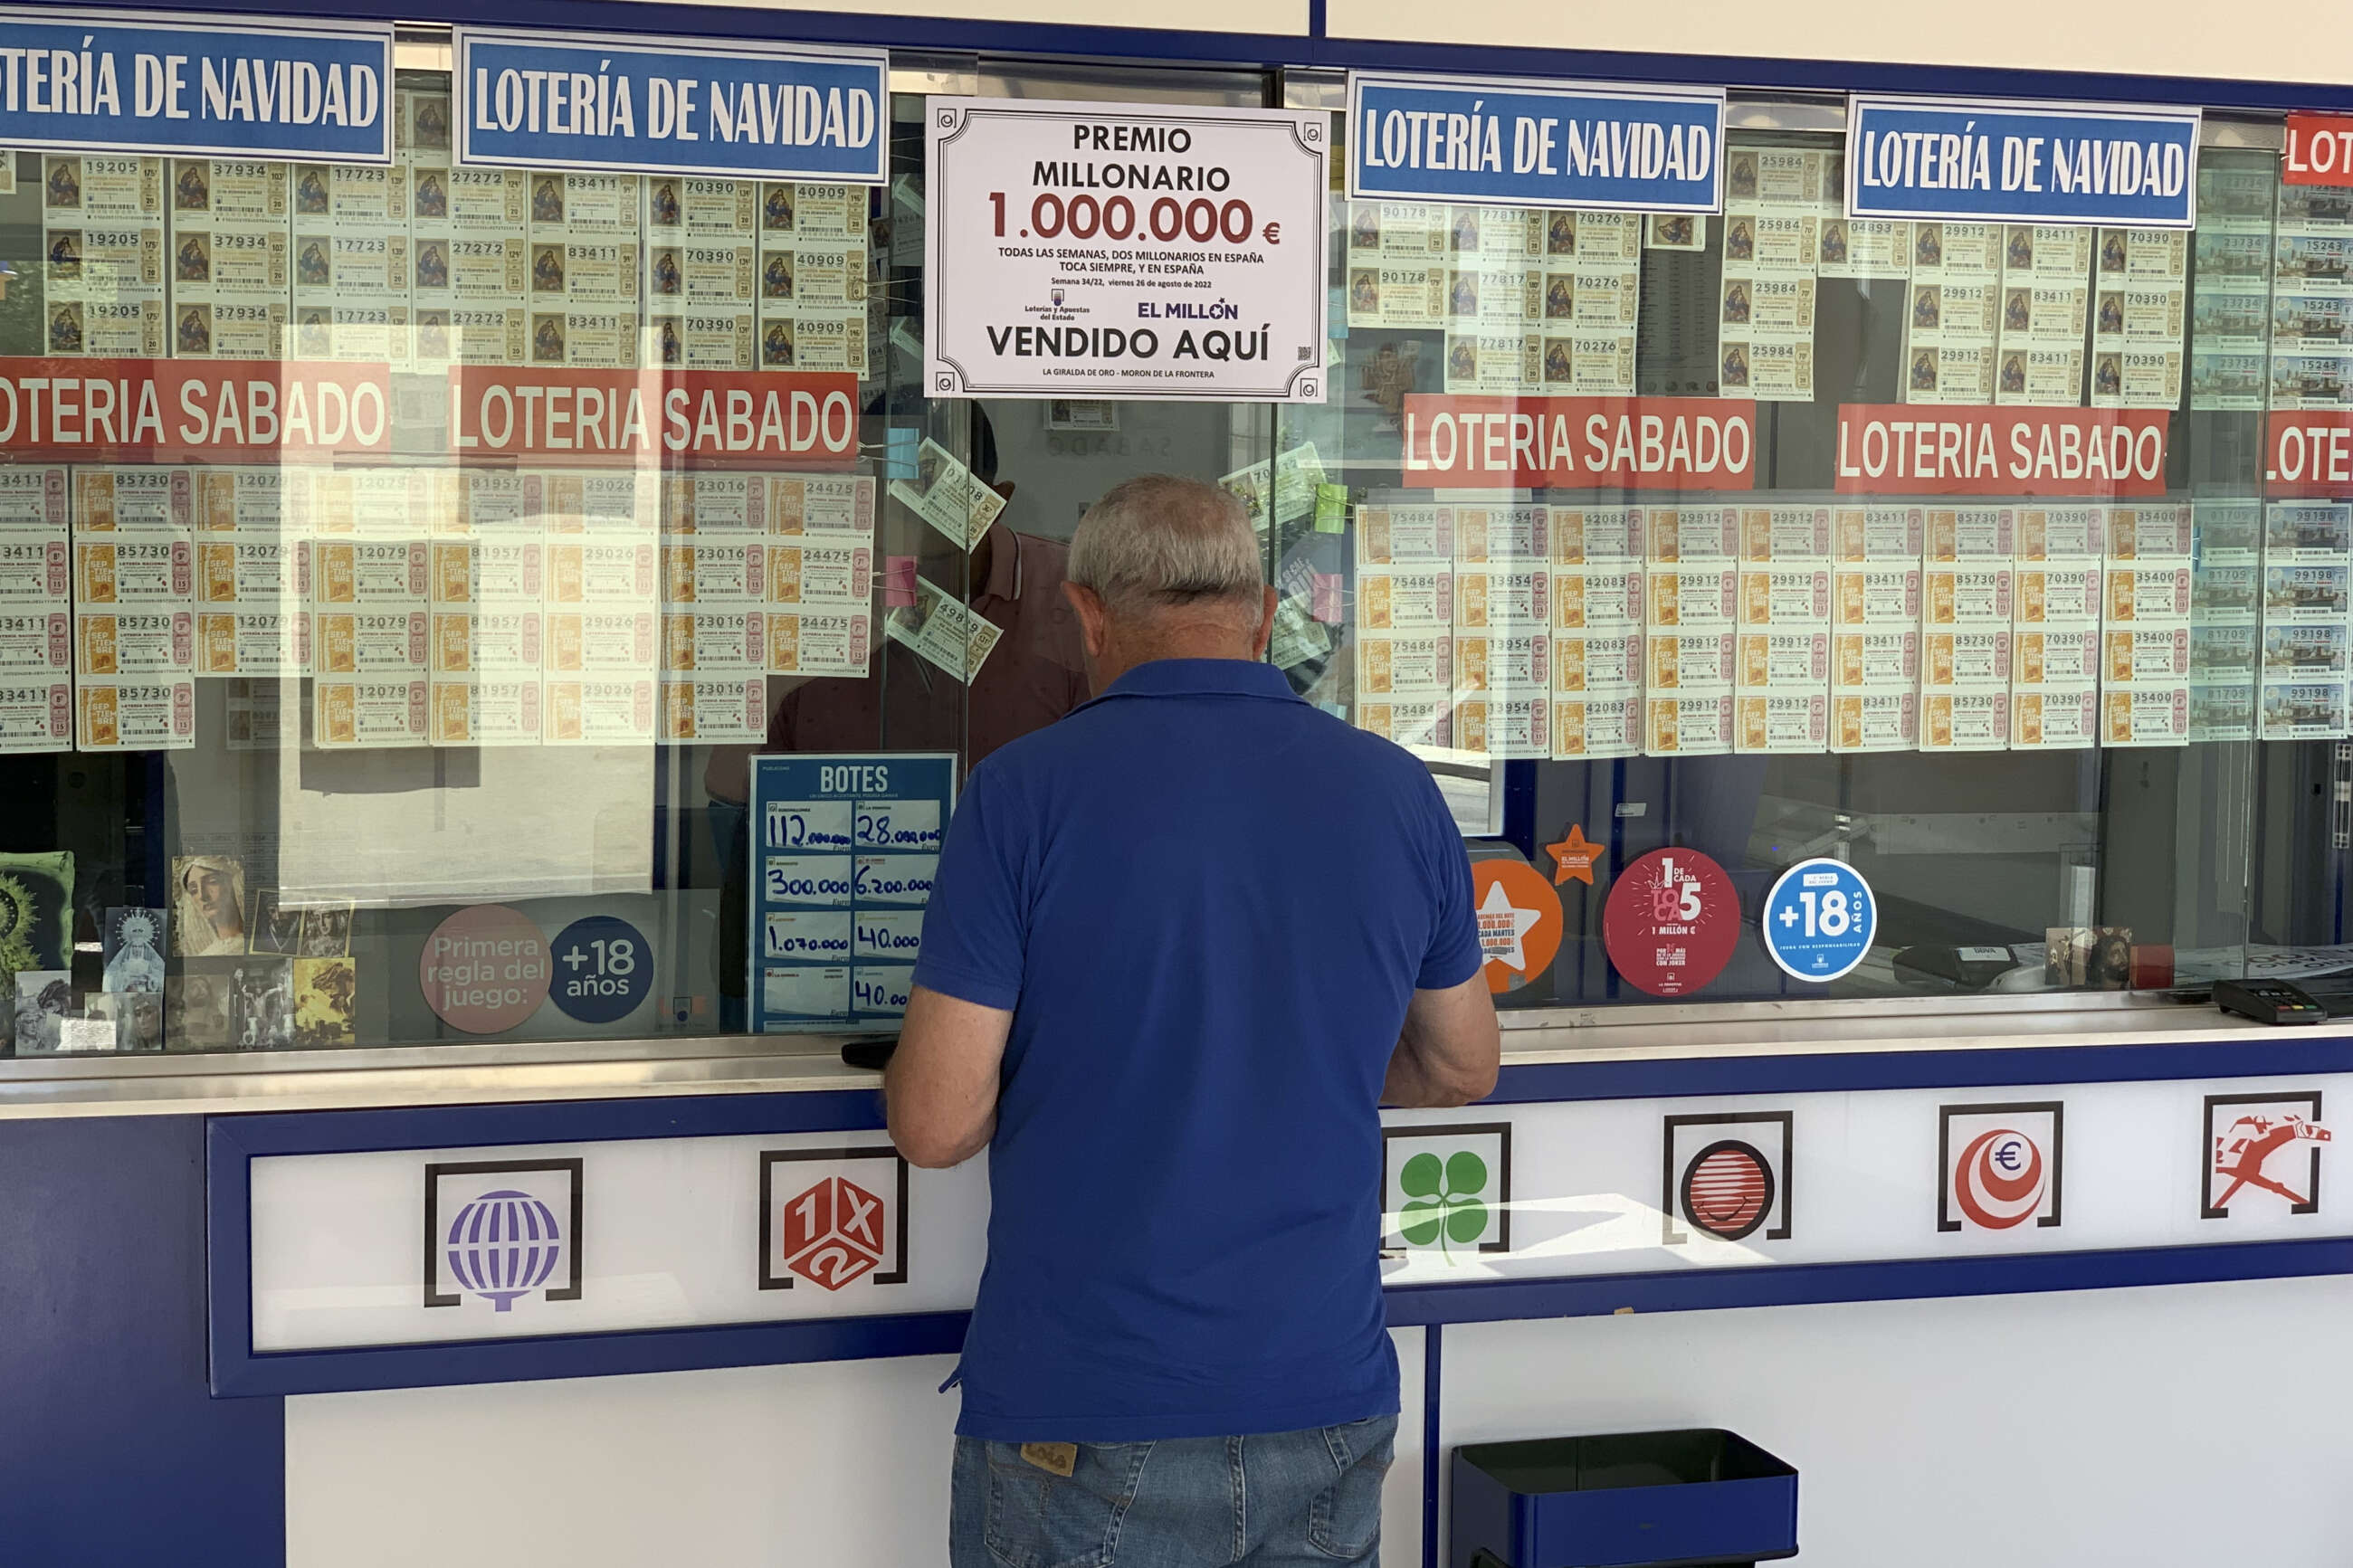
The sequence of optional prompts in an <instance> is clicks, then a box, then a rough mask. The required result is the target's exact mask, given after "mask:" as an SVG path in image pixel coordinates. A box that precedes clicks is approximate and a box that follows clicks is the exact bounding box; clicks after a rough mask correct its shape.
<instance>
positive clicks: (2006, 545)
mask: <svg viewBox="0 0 2353 1568" xmlns="http://www.w3.org/2000/svg"><path fill="white" fill-rule="evenodd" d="M2017 537H2018V535H2017V513H2016V512H2015V511H2014V510H2011V509H2010V508H2009V507H1997V506H1964V507H1930V508H1929V509H1928V536H1927V539H1928V542H1927V550H1926V556H1925V559H1926V560H1927V561H1929V562H1931V563H1940V562H1971V563H1989V564H2005V565H2006V564H2008V563H2009V561H2010V556H2011V554H2012V553H2013V552H2014V551H2015V549H2016V545H2017Z"/></svg>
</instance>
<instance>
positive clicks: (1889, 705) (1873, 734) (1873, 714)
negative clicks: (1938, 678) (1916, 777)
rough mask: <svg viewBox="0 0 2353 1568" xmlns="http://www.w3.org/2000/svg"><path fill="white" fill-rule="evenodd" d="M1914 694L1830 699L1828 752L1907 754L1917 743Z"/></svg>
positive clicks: (1878, 693)
mask: <svg viewBox="0 0 2353 1568" xmlns="http://www.w3.org/2000/svg"><path fill="white" fill-rule="evenodd" d="M1919 737H1920V697H1919V693H1917V692H1916V691H1841V692H1837V693H1834V694H1833V695H1832V696H1831V751H1833V752H1908V751H1911V750H1913V749H1914V748H1915V746H1916V745H1917V744H1918V743H1919Z"/></svg>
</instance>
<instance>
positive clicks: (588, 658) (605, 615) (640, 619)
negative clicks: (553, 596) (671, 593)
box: [544, 610, 659, 676]
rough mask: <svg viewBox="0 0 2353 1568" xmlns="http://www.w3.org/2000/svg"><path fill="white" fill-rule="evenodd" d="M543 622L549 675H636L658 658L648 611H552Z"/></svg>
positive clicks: (649, 667) (653, 629) (654, 627)
mask: <svg viewBox="0 0 2353 1568" xmlns="http://www.w3.org/2000/svg"><path fill="white" fill-rule="evenodd" d="M545 619H546V641H545V645H544V646H545V659H546V663H545V668H546V669H547V670H548V672H549V673H550V674H559V673H560V674H585V675H603V676H624V675H634V674H637V673H638V672H640V671H645V670H650V669H652V668H654V665H655V661H656V659H657V658H658V657H659V649H658V647H657V645H656V635H657V634H656V623H655V617H654V614H653V612H652V611H650V610H551V611H549V612H547V614H546V617H545Z"/></svg>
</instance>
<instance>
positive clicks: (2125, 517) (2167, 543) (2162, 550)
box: [2108, 501, 2198, 564]
mask: <svg viewBox="0 0 2353 1568" xmlns="http://www.w3.org/2000/svg"><path fill="white" fill-rule="evenodd" d="M2197 542H2198V532H2197V514H2196V512H2195V511H2194V510H2192V509H2191V507H2190V505H2189V503H2188V502H2187V501H2158V502H2154V503H2151V504H2147V505H2137V506H2118V507H2116V508H2114V509H2112V510H2110V512H2109V514H2108V559H2109V560H2110V561H2111V562H2121V561H2141V562H2147V563H2152V564H2168V563H2179V562H2187V561H2188V560H2189V558H2190V557H2191V556H2192V555H2193V554H2195V553H2196V552H2197Z"/></svg>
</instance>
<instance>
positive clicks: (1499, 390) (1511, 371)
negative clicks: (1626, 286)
mask: <svg viewBox="0 0 2353 1568" xmlns="http://www.w3.org/2000/svg"><path fill="white" fill-rule="evenodd" d="M1609 341H1610V342H1612V345H1613V347H1614V340H1609ZM1544 354H1545V343H1544V339H1543V337H1542V335H1541V334H1539V333H1535V332H1481V333H1473V334H1465V333H1456V332H1449V333H1448V334H1447V338H1446V390H1447V391H1448V392H1450V393H1469V394H1474V395H1475V394H1482V393H1489V394H1508V393H1514V392H1519V391H1522V390H1523V389H1525V388H1530V387H1534V386H1536V385H1538V384H1541V383H1542V382H1543V380H1544V379H1545V376H1544V371H1543V369H1542V368H1541V367H1542V364H1543V361H1544Z"/></svg>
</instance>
